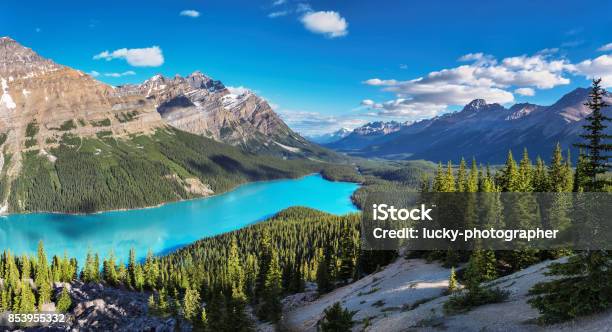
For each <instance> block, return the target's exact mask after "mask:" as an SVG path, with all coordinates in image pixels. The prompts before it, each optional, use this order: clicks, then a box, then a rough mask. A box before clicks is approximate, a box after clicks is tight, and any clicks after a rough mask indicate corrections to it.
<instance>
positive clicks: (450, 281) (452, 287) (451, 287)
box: [448, 266, 457, 293]
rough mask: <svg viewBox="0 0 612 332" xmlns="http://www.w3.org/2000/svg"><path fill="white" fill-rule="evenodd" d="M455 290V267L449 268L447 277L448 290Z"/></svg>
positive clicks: (451, 291) (450, 291)
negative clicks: (449, 271)
mask: <svg viewBox="0 0 612 332" xmlns="http://www.w3.org/2000/svg"><path fill="white" fill-rule="evenodd" d="M456 290H457V273H455V267H454V266H453V267H452V268H451V273H450V277H449V278H448V292H449V293H453V292H455V291H456Z"/></svg>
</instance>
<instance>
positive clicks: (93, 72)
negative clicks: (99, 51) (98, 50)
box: [89, 70, 100, 77]
mask: <svg viewBox="0 0 612 332" xmlns="http://www.w3.org/2000/svg"><path fill="white" fill-rule="evenodd" d="M89 75H91V76H92V77H98V76H100V73H99V72H97V71H95V70H92V71H91V72H90V73H89Z"/></svg>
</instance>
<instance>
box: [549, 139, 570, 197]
mask: <svg viewBox="0 0 612 332" xmlns="http://www.w3.org/2000/svg"><path fill="white" fill-rule="evenodd" d="M567 177H571V174H568V170H567V166H566V163H565V161H564V160H563V153H562V151H561V145H560V144H559V143H557V146H556V147H555V151H554V152H553V157H552V160H551V162H550V166H549V170H548V178H549V181H550V191H552V192H557V193H561V192H568V191H571V190H572V187H571V186H570V187H569V188H568V179H567Z"/></svg>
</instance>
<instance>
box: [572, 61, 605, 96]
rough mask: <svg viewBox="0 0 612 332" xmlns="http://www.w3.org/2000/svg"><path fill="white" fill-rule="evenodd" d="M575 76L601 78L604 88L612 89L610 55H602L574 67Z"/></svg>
mask: <svg viewBox="0 0 612 332" xmlns="http://www.w3.org/2000/svg"><path fill="white" fill-rule="evenodd" d="M575 70H576V73H577V74H580V75H584V76H586V77H587V78H589V79H592V78H601V85H602V86H603V87H604V88H609V87H612V55H611V54H604V55H601V56H598V57H597V58H595V59H588V60H584V61H582V62H580V63H578V64H576V66H575Z"/></svg>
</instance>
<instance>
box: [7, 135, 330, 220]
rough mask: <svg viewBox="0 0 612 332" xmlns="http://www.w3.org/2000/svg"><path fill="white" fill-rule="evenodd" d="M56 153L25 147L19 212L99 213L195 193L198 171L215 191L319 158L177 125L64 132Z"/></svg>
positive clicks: (302, 167) (292, 170) (16, 199)
mask: <svg viewBox="0 0 612 332" xmlns="http://www.w3.org/2000/svg"><path fill="white" fill-rule="evenodd" d="M49 153H51V154H52V155H54V156H56V157H57V160H56V161H55V163H51V162H49V161H48V160H47V158H45V157H44V156H39V155H38V154H37V153H34V151H33V152H31V153H24V154H23V172H22V174H21V176H20V177H18V178H17V179H16V180H14V182H13V183H12V185H11V193H10V198H9V205H10V208H11V210H12V211H13V212H32V211H65V212H94V211H100V210H110V209H117V208H136V207H143V206H152V205H157V204H159V203H162V202H168V201H176V200H180V199H188V198H193V197H195V195H194V194H191V193H189V192H187V191H186V189H185V186H184V184H183V182H182V181H183V179H186V178H198V179H199V180H200V181H201V182H202V183H203V184H207V185H209V186H210V187H211V189H212V190H213V191H214V192H215V193H220V192H224V191H227V190H230V189H232V188H234V187H235V186H236V185H238V184H241V183H244V182H249V181H258V180H268V179H278V178H294V177H298V176H301V175H303V174H307V173H309V172H313V171H316V170H318V168H317V167H321V166H320V165H317V164H315V163H311V162H307V161H299V160H287V161H285V160H281V159H276V158H273V157H263V156H254V155H250V154H247V153H244V152H241V151H240V150H239V149H236V148H233V147H231V146H228V145H225V144H222V143H217V142H214V141H212V140H209V139H206V138H203V137H200V136H196V135H191V134H187V133H184V132H181V131H178V130H171V131H161V130H160V131H158V133H157V134H155V135H153V136H151V137H149V136H139V137H134V138H132V139H131V140H113V139H105V142H101V141H98V140H95V139H81V138H79V137H76V136H74V135H72V134H69V133H65V134H64V135H63V140H62V142H61V144H60V146H59V147H57V148H54V149H50V151H49Z"/></svg>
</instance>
